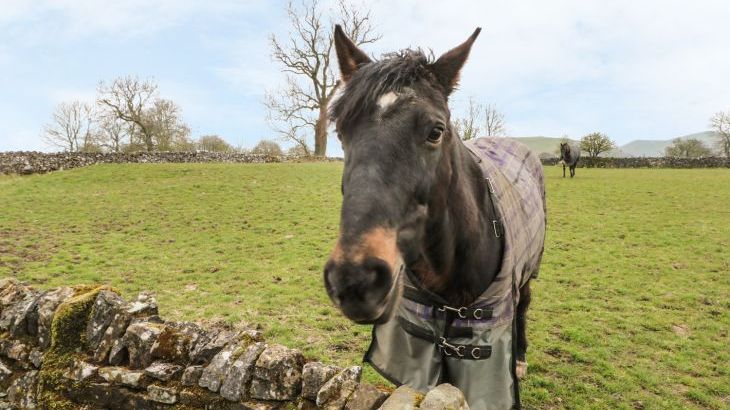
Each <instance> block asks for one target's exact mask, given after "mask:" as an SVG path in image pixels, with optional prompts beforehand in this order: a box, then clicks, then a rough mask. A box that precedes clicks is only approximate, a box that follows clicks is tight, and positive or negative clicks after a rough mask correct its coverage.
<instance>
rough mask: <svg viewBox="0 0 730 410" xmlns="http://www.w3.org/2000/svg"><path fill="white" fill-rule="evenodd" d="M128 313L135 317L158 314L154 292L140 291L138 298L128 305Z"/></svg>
mask: <svg viewBox="0 0 730 410" xmlns="http://www.w3.org/2000/svg"><path fill="white" fill-rule="evenodd" d="M127 313H129V314H130V315H132V316H135V317H143V316H153V315H157V314H158V310H157V299H156V298H155V296H154V295H153V294H152V293H149V292H140V294H139V295H138V296H137V299H136V300H135V301H134V302H132V303H130V304H129V306H128V307H127Z"/></svg>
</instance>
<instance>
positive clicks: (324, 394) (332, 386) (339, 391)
mask: <svg viewBox="0 0 730 410" xmlns="http://www.w3.org/2000/svg"><path fill="white" fill-rule="evenodd" d="M361 375H362V367H360V366H352V367H348V368H347V369H344V370H342V371H341V372H339V373H338V374H337V375H336V376H334V377H333V378H331V379H329V381H327V383H325V384H324V386H322V388H321V389H319V392H318V393H317V407H319V408H323V409H327V410H342V408H343V407H345V403H347V399H348V398H349V397H350V395H351V394H352V393H353V392H354V391H355V388H356V387H357V385H358V383H360V376H361Z"/></svg>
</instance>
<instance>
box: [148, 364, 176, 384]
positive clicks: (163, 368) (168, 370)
mask: <svg viewBox="0 0 730 410" xmlns="http://www.w3.org/2000/svg"><path fill="white" fill-rule="evenodd" d="M181 371H182V366H179V365H176V364H172V363H165V362H154V363H152V364H151V365H149V366H148V367H147V368H146V369H144V372H145V374H147V376H150V377H152V378H153V379H157V380H162V381H163V382H166V381H168V380H171V379H173V378H174V377H176V376H177V375H178V374H180V372H181Z"/></svg>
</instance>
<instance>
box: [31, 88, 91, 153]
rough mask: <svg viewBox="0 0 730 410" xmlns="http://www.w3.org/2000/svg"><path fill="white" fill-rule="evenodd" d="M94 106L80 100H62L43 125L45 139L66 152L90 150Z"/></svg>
mask: <svg viewBox="0 0 730 410" xmlns="http://www.w3.org/2000/svg"><path fill="white" fill-rule="evenodd" d="M94 115H95V114H94V107H93V106H92V105H91V104H87V103H83V102H80V101H72V102H70V103H68V102H63V103H61V104H59V105H58V106H57V107H56V110H55V111H54V112H53V116H52V121H51V122H50V123H48V124H46V125H45V126H44V127H43V136H44V139H45V141H46V142H47V143H48V144H50V145H52V146H55V147H57V148H60V149H63V150H64V151H68V152H77V151H91V150H94V149H95V147H96V144H95V142H94V130H93V125H94Z"/></svg>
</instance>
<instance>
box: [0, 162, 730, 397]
mask: <svg viewBox="0 0 730 410" xmlns="http://www.w3.org/2000/svg"><path fill="white" fill-rule="evenodd" d="M341 167H342V166H341V164H337V163H333V164H320V163H312V164H265V165H228V164H214V165H210V164H208V165H200V164H171V165H109V166H94V167H89V168H83V169H75V170H71V171H63V172H56V173H52V174H47V175H35V176H29V177H7V176H6V177H0V277H4V276H17V277H18V278H20V279H23V280H27V281H29V282H30V283H32V284H34V285H37V286H39V287H51V286H58V285H66V284H80V283H103V284H109V285H111V286H113V287H115V288H116V289H118V290H120V291H121V292H122V293H123V294H124V295H125V296H127V297H131V296H133V295H134V294H135V293H136V292H138V291H140V290H144V289H151V290H154V291H156V292H157V296H158V299H159V301H160V308H161V314H162V315H163V316H165V317H168V318H173V319H185V320H194V319H202V318H204V319H208V320H225V321H230V322H248V323H250V324H260V325H261V326H262V328H263V329H264V331H265V334H266V335H267V337H268V338H269V340H272V341H275V342H279V343H284V344H287V345H289V346H294V347H298V348H301V349H302V350H303V351H304V352H305V354H306V355H307V356H308V357H310V358H318V359H321V360H324V361H327V362H334V363H337V364H340V365H347V364H352V363H357V362H359V361H360V359H361V357H362V353H363V352H364V350H365V348H366V346H367V343H368V341H369V328H368V327H365V326H356V325H353V324H351V323H349V322H348V321H347V320H345V319H343V318H342V317H341V316H340V314H339V313H338V312H337V311H336V310H335V309H334V308H333V307H332V306H331V304H330V302H329V300H328V299H327V297H326V295H325V293H324V290H323V287H322V280H321V268H322V266H323V264H324V261H325V259H326V258H327V255H328V253H329V251H330V249H331V247H332V246H333V245H334V240H335V237H336V234H337V226H338V219H339V218H338V214H339V204H340V194H339V178H340V174H341V171H342V169H341ZM546 174H547V192H548V213H549V222H548V237H547V244H546V249H545V257H544V259H543V266H542V270H541V273H540V279H539V280H538V281H536V282H534V285H533V286H534V302H533V306H532V309H531V311H530V322H529V326H530V328H529V338H530V341H531V346H530V351H529V354H528V360H529V362H530V368H529V375H528V379H527V380H526V381H524V383H523V389H522V391H523V393H522V394H523V401H524V403H525V405H526V407H527V408H541V409H553V408H570V409H584V408H597V409H616V408H618V409H623V408H625V409H635V408H644V409H669V408H698V409H699V408H711V409H720V408H727V407H728V406H730V381H729V380H730V368H729V365H728V363H730V349H729V348H728V346H729V345H730V337H729V336H728V332H729V331H730V314H729V313H728V312H729V309H730V208H729V207H728V204H729V201H730V170H728V169H721V170H664V169H662V170H615V169H611V170H602V169H578V176H577V177H576V178H575V179H573V180H570V179H563V178H561V177H560V176H561V175H562V169H560V168H558V167H556V168H546ZM366 378H367V379H368V380H370V381H376V382H377V381H378V379H377V377H376V376H375V375H374V374H373V373H372V372H368V373H367V374H366Z"/></svg>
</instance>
